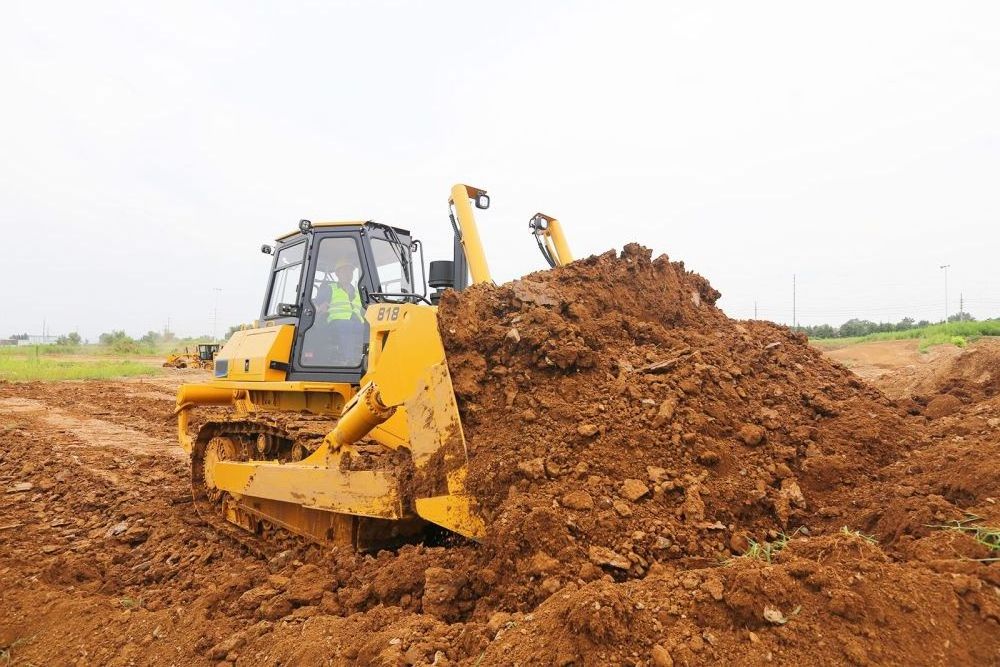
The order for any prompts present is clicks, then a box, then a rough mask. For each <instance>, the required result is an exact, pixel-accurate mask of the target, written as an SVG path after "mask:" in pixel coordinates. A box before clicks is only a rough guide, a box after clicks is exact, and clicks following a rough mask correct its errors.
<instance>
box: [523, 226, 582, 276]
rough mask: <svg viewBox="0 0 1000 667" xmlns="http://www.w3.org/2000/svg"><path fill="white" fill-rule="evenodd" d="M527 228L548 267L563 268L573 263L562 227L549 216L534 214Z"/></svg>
mask: <svg viewBox="0 0 1000 667" xmlns="http://www.w3.org/2000/svg"><path fill="white" fill-rule="evenodd" d="M528 227H529V228H531V233H532V234H534V236H535V241H536V242H537V243H538V249H539V250H541V251H542V256H543V257H544V258H545V261H546V262H548V263H549V266H552V267H556V266H565V265H567V264H569V263H570V262H572V261H573V253H572V252H571V251H570V249H569V243H567V242H566V235H565V234H563V228H562V225H561V224H559V221H558V220H556V219H555V218H553V217H552V216H550V215H545V214H544V213H536V214H535V215H534V216H533V217H532V218H531V220H529V221H528Z"/></svg>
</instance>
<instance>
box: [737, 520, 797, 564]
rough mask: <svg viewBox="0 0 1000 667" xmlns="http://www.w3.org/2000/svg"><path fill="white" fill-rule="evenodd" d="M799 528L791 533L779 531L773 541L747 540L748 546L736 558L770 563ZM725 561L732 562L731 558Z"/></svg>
mask: <svg viewBox="0 0 1000 667" xmlns="http://www.w3.org/2000/svg"><path fill="white" fill-rule="evenodd" d="M800 530H802V529H801V528H796V529H795V530H794V531H792V534H791V535H788V534H786V533H780V534H779V535H778V537H777V538H776V539H775V540H774V541H773V542H756V541H754V540H748V543H749V545H750V546H748V547H747V549H746V551H744V552H743V553H742V554H740V555H739V556H738V558H749V559H751V560H759V561H762V562H764V563H771V562H772V561H773V560H774V558H775V557H776V556H777V555H778V554H779V553H781V550H782V549H784V548H785V547H786V546H787V545H788V543H789V542H790V541H791V539H792V538H793V537H795V536H796V535H797V534H798V532H799V531H800ZM726 562H727V563H731V562H733V559H729V560H728V561H726Z"/></svg>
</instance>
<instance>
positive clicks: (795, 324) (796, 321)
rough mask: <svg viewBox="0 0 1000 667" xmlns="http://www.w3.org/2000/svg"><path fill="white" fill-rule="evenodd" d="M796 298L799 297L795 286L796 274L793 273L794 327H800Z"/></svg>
mask: <svg viewBox="0 0 1000 667" xmlns="http://www.w3.org/2000/svg"><path fill="white" fill-rule="evenodd" d="M796 298H797V294H796V288H795V274H794V273H793V274H792V328H793V329H798V328H799V318H798V310H797V309H796V305H797V304H796Z"/></svg>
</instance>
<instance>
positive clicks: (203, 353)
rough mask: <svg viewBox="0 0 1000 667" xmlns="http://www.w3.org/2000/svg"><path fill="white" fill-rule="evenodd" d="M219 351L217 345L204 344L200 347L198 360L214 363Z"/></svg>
mask: <svg viewBox="0 0 1000 667" xmlns="http://www.w3.org/2000/svg"><path fill="white" fill-rule="evenodd" d="M218 351H219V346H218V345H216V344H205V343H202V344H200V345H198V358H199V359H201V360H202V361H212V360H213V359H215V354H216V353H217V352H218Z"/></svg>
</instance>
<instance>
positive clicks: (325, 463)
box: [176, 185, 568, 549]
mask: <svg viewBox="0 0 1000 667" xmlns="http://www.w3.org/2000/svg"><path fill="white" fill-rule="evenodd" d="M473 206H475V207H476V208H479V209H486V208H488V207H489V197H488V196H487V194H486V192H485V191H484V190H480V189H478V188H473V187H469V186H465V185H456V186H455V187H454V188H452V191H451V197H450V199H449V208H450V213H451V221H452V225H453V228H454V230H455V237H454V249H453V255H454V256H453V259H452V260H450V261H436V262H431V263H430V270H429V272H427V274H426V280H424V279H423V275H422V280H421V282H422V283H423V282H426V283H427V284H429V285H430V286H431V287H432V288H434V289H435V290H436V291H435V292H433V293H431V294H428V293H427V288H426V286H425V285H423V284H421V286H420V289H419V290H418V286H417V282H416V275H415V273H416V272H415V269H416V267H417V266H418V262H417V261H416V258H415V255H417V254H418V253H419V258H420V261H419V266H421V267H422V266H423V248H422V246H421V244H420V242H419V241H416V240H413V239H412V238H411V236H410V233H409V232H408V231H407V230H404V229H400V228H396V227H391V226H389V225H384V224H380V223H376V222H372V221H351V222H331V223H316V224H313V223H311V222H309V221H307V220H303V221H300V223H299V229H298V230H297V231H295V232H292V233H290V234H286V235H285V236H282V237H281V238H279V239H278V241H277V245H276V247H274V248H271V247H269V246H265V247H264V248H263V251H264V252H266V253H268V254H272V255H273V258H274V259H273V262H272V267H271V272H270V275H269V280H268V287H267V291H266V294H265V299H264V305H263V308H262V312H261V318H260V320H259V321H258V322H256V323H255V324H254V326H252V327H250V328H245V329H243V330H241V331H238V332H236V333H235V334H234V335H233V336H232V338H231V339H230V340H229V341H228V342H227V343H226V344H225V346H224V347H223V348H222V350H221V351H220V352H219V353H218V355H217V356H216V360H215V371H214V376H215V377H214V378H213V380H212V381H210V382H205V383H199V384H185V385H182V386H181V387H180V389H179V390H178V393H177V411H176V414H177V418H178V438H179V440H180V444H181V446H182V447H183V448H184V449H185V451H187V452H189V453H190V454H191V463H192V489H193V494H194V498H195V501H196V503H197V506H198V508H199V511H200V512H201V513H202V515H203V516H204V517H206V518H209V519H211V517H216V516H221V517H224V518H225V519H226V521H228V522H229V524H235V525H238V526H240V527H242V528H245V529H247V530H250V531H253V532H256V533H263V532H265V531H267V530H270V529H271V528H275V527H277V528H284V529H287V530H290V531H292V532H295V533H298V534H300V535H303V536H305V537H308V538H310V539H313V540H316V541H320V542H325V543H332V544H338V545H352V546H354V547H357V548H362V549H366V548H374V547H378V546H382V545H386V544H390V543H393V542H398V541H400V540H405V539H408V538H409V537H410V536H412V535H414V534H416V533H420V532H422V531H423V530H424V529H426V527H427V526H428V524H435V525H437V526H441V527H443V528H446V529H447V530H449V531H452V532H455V533H458V534H460V535H464V536H466V537H469V538H473V539H477V538H480V537H482V536H483V535H484V532H485V526H484V524H483V521H482V519H481V518H480V517H479V516H478V514H477V512H476V505H475V501H474V499H472V498H471V497H470V496H469V495H468V494H467V493H466V491H465V478H466V473H467V465H468V459H467V455H466V447H465V437H464V434H463V432H462V424H461V419H460V417H459V413H458V407H457V404H456V400H455V392H454V389H453V388H452V384H451V377H450V375H449V372H448V366H447V364H446V361H445V353H444V347H443V344H442V341H441V336H440V334H439V333H438V326H437V307H436V305H435V304H436V303H437V301H438V300H439V298H440V295H441V293H442V292H443V291H444V290H445V289H449V288H451V289H462V288H464V287H465V286H467V285H468V282H469V274H470V273H471V278H472V282H474V283H482V282H490V280H491V278H490V272H489V267H488V264H487V261H486V257H485V254H484V252H483V247H482V242H481V241H480V238H479V232H478V229H477V227H476V222H475V218H474V214H473ZM549 229H550V230H551V225H550V227H549ZM560 257H568V249H567V250H566V251H565V255H563V254H560ZM422 274H423V272H422ZM359 304H363V316H362V315H361V312H362V309H361V308H360V307H359ZM200 406H223V407H225V408H226V409H225V410H222V411H217V413H216V414H210V415H208V416H207V419H206V421H204V423H203V424H202V425H201V426H200V428H199V429H198V430H197V432H196V433H191V432H189V431H190V429H189V416H190V413H191V411H192V410H193V409H195V408H197V407H200Z"/></svg>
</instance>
